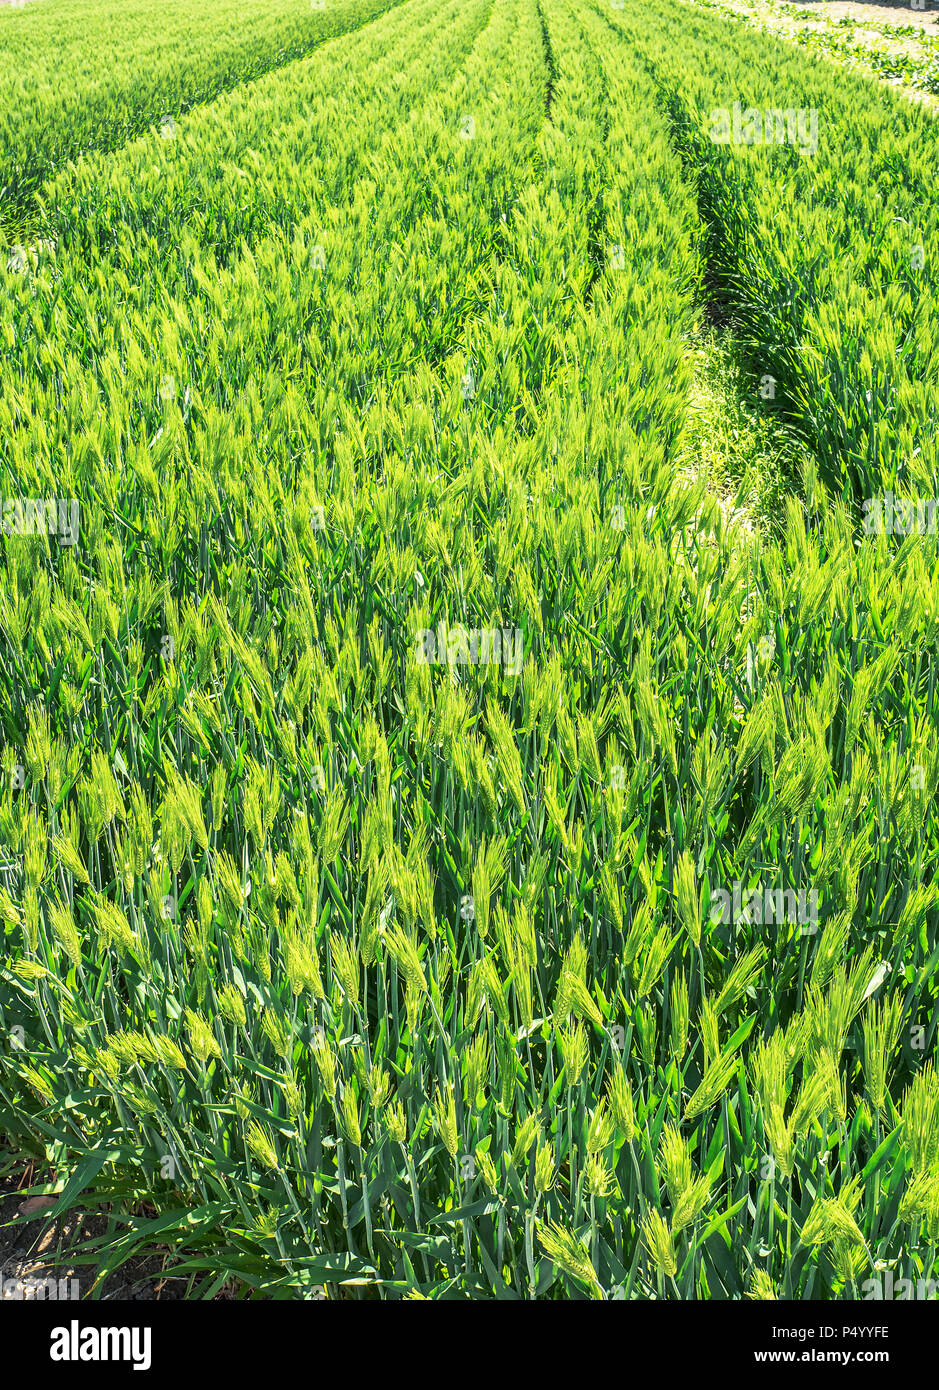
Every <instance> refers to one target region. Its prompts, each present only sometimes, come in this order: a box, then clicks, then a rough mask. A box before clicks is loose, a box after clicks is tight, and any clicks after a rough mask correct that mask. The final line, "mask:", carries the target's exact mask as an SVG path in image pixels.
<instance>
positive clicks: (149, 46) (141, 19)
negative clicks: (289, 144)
mask: <svg viewBox="0 0 939 1390" xmlns="http://www.w3.org/2000/svg"><path fill="white" fill-rule="evenodd" d="M388 8H389V5H388V3H381V2H380V0H321V3H319V4H318V5H317V4H316V3H315V0H314V3H313V5H312V6H311V5H310V4H309V3H306V2H304V0H267V2H266V3H265V4H264V5H258V6H255V7H253V8H251V7H247V6H245V5H243V4H238V3H233V0H206V3H205V4H202V5H200V6H199V8H198V10H194V9H193V7H192V6H191V5H190V4H188V3H187V0H169V3H158V0H129V3H127V4H123V5H121V6H120V7H119V9H118V10H117V11H115V9H114V8H113V7H112V6H111V5H108V4H105V3H97V4H93V5H90V6H89V5H87V4H84V3H82V0H64V3H59V4H55V5H50V4H38V5H29V6H27V7H25V8H22V9H18V8H15V9H2V10H0V72H2V77H0V199H2V200H4V201H6V202H7V204H8V206H9V205H11V204H12V205H13V207H14V208H16V207H22V205H23V204H24V201H25V199H27V198H28V196H29V195H31V194H32V193H34V192H35V191H37V189H38V188H39V187H40V186H41V184H42V183H43V181H44V180H45V179H46V178H48V177H49V176H50V174H52V173H53V172H54V171H55V170H56V169H57V168H60V167H61V166H62V165H64V164H66V163H67V162H68V161H69V160H73V159H76V158H77V157H78V156H79V155H80V154H82V153H83V152H84V151H86V150H111V149H116V148H118V147H119V146H120V145H122V144H123V143H124V142H125V141H126V140H128V139H129V138H131V137H132V136H134V135H136V134H138V133H139V132H140V131H142V130H145V129H147V128H148V127H153V126H155V125H159V124H160V123H161V122H163V121H164V120H165V119H166V118H170V119H172V118H173V117H176V116H178V115H179V114H180V113H181V112H183V111H187V110H189V109H190V108H191V107H193V106H196V105H199V104H200V103H202V102H210V101H212V100H213V99H214V98H215V97H217V96H218V95H219V94H220V93H222V92H225V91H228V90H230V89H231V88H232V87H235V86H239V85H241V84H243V83H245V82H248V81H250V80H251V79H253V78H255V77H259V76H261V75H262V74H263V73H266V72H268V71H270V70H271V69H272V68H277V67H281V66H284V65H285V64H288V63H290V62H292V61H293V60H295V59H297V58H300V57H302V56H303V55H304V54H307V53H309V52H310V50H311V49H313V48H316V47H317V46H318V45H320V44H322V43H323V42H324V41H325V40H327V39H330V38H334V37H336V36H337V35H341V34H345V33H347V32H348V31H349V30H350V29H354V28H357V27H358V26H360V25H363V24H366V23H367V22H368V21H369V20H371V19H374V18H375V17H376V16H377V15H379V14H381V13H382V12H383V11H384V10H387V9H388ZM0 207H2V203H0Z"/></svg>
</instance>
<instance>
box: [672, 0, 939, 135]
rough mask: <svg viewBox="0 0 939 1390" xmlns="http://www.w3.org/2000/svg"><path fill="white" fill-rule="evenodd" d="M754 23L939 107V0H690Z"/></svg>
mask: <svg viewBox="0 0 939 1390" xmlns="http://www.w3.org/2000/svg"><path fill="white" fill-rule="evenodd" d="M689 3H691V4H693V5H698V6H699V7H700V8H702V9H707V10H711V11H713V12H716V13H718V14H723V15H725V16H726V17H727V18H734V17H739V18H740V19H742V20H743V21H744V22H745V23H746V24H748V25H749V26H750V27H751V28H755V29H759V30H761V31H764V32H768V33H775V34H778V35H779V36H780V38H786V39H790V40H793V41H801V42H803V43H805V42H806V41H808V47H809V49H810V51H812V52H815V53H818V54H819V55H820V56H822V57H825V58H827V59H828V60H829V61H830V62H834V63H839V64H842V65H844V66H847V67H849V68H851V69H853V70H861V71H862V72H864V73H866V75H868V76H870V77H874V78H876V79H877V80H878V81H880V82H885V83H887V84H888V85H889V86H893V87H896V88H897V89H898V90H901V91H902V92H903V93H904V95H906V96H908V97H910V98H911V99H912V100H914V101H918V102H923V103H924V104H925V105H927V106H929V107H931V108H932V109H933V110H934V111H936V112H939V94H937V90H936V88H937V86H939V0H926V8H925V9H923V10H914V9H912V8H911V7H910V5H909V3H904V2H903V0H870V2H868V0H689Z"/></svg>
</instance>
